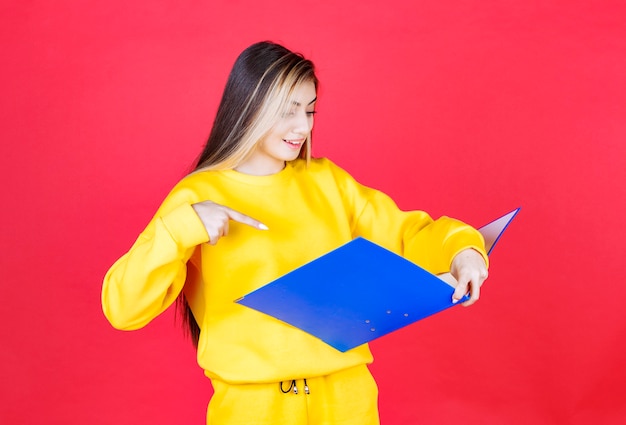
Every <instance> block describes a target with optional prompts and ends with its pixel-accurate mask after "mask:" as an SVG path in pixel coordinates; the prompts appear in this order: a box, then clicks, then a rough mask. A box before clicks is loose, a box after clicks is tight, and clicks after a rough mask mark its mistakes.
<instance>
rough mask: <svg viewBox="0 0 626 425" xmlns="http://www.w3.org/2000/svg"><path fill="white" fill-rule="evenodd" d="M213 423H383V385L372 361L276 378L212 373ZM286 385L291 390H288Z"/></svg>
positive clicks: (210, 418)
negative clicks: (237, 381)
mask: <svg viewBox="0 0 626 425" xmlns="http://www.w3.org/2000/svg"><path fill="white" fill-rule="evenodd" d="M211 382H212V384H213V390H214V394H213V397H212V398H211V401H210V402H209V408H208V412H207V424H208V425H244V424H245V425H378V424H379V420H378V387H377V386H376V383H375V382H374V378H373V377H372V375H371V373H370V371H369V369H368V368H367V366H365V365H363V366H357V367H353V368H350V369H347V370H343V371H340V372H337V373H334V374H332V375H328V376H321V377H317V378H307V379H306V387H307V388H306V389H308V393H307V391H305V390H306V389H305V382H304V380H303V379H298V380H296V381H295V387H296V388H297V394H296V393H295V392H294V390H293V386H294V383H293V382H292V381H284V382H282V388H281V383H278V382H277V383H273V384H243V385H232V384H227V383H225V382H222V381H219V380H216V379H213V380H212V381H211ZM283 391H286V393H284V392H283Z"/></svg>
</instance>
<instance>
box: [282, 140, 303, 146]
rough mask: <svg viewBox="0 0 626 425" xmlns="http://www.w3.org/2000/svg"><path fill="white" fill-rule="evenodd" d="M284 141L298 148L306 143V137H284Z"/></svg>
mask: <svg viewBox="0 0 626 425" xmlns="http://www.w3.org/2000/svg"><path fill="white" fill-rule="evenodd" d="M283 142H285V143H287V144H288V145H289V146H293V147H294V148H298V147H300V146H302V144H303V143H304V139H296V140H287V139H283Z"/></svg>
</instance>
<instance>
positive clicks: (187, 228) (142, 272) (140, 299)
mask: <svg viewBox="0 0 626 425" xmlns="http://www.w3.org/2000/svg"><path fill="white" fill-rule="evenodd" d="M183 197H184V196H183ZM177 198H180V196H176V195H172V194H171V195H170V196H169V197H168V199H166V201H165V202H164V203H163V205H162V206H161V208H159V211H158V212H157V214H156V215H155V217H154V218H153V219H152V221H151V222H150V223H149V224H148V226H147V227H146V229H145V230H144V231H143V232H142V233H141V234H140V235H139V238H138V239H137V241H136V242H135V243H134V244H133V246H132V247H131V249H130V250H129V251H128V252H127V253H126V254H125V255H124V256H122V257H121V258H120V259H119V260H117V261H116V262H115V264H113V266H112V267H111V268H110V270H109V271H108V272H107V274H106V276H105V278H104V283H103V287H102V309H103V311H104V314H105V316H106V317H107V319H108V320H109V322H110V323H111V324H112V325H113V327H115V328H117V329H122V330H133V329H139V328H141V327H143V326H145V325H146V324H148V323H149V322H150V321H151V320H152V319H154V318H155V317H156V316H158V315H159V314H160V313H162V312H163V311H164V310H165V309H167V308H168V307H169V306H170V305H171V304H172V303H173V302H174V300H176V298H177V296H178V294H179V293H180V291H181V290H182V287H183V286H184V284H185V277H186V274H187V264H186V263H187V260H188V259H189V258H190V256H191V255H192V253H193V251H194V249H195V247H196V246H197V245H199V244H201V243H204V242H207V241H208V239H209V237H208V235H207V233H206V230H205V228H204V225H203V224H202V222H201V221H200V218H199V217H198V215H197V214H196V212H195V211H194V210H193V208H192V206H191V202H190V201H188V200H187V201H185V202H180V199H177Z"/></svg>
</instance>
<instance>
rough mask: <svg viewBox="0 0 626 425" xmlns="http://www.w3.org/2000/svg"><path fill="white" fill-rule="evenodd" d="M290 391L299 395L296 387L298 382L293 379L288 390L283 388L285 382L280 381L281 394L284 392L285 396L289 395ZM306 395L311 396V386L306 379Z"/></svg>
mask: <svg viewBox="0 0 626 425" xmlns="http://www.w3.org/2000/svg"><path fill="white" fill-rule="evenodd" d="M290 391H293V393H294V394H298V387H297V386H296V380H295V379H292V380H291V382H290V383H289V388H287V389H284V388H283V381H280V392H282V393H283V394H287V393H289V392H290ZM304 393H305V394H310V391H309V386H308V384H307V383H306V379H304Z"/></svg>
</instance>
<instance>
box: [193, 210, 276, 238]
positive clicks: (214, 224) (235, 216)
mask: <svg viewBox="0 0 626 425" xmlns="http://www.w3.org/2000/svg"><path fill="white" fill-rule="evenodd" d="M191 207H192V208H193V209H194V211H195V212H196V214H198V217H200V220H201V221H202V224H204V227H205V229H206V232H207V234H208V235H209V243H210V244H211V245H215V244H216V243H217V241H218V240H219V239H220V238H221V237H222V236H226V235H228V225H229V222H230V220H234V221H237V222H239V223H243V224H247V225H248V226H252V227H254V228H255V229H260V230H268V228H267V226H266V225H265V224H263V223H261V222H260V221H258V220H255V219H253V218H252V217H249V216H247V215H245V214H242V213H240V212H239V211H235V210H233V209H231V208H228V207H226V206H224V205H220V204H216V203H215V202H211V201H204V202H198V203H197V204H193V205H192V206H191Z"/></svg>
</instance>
